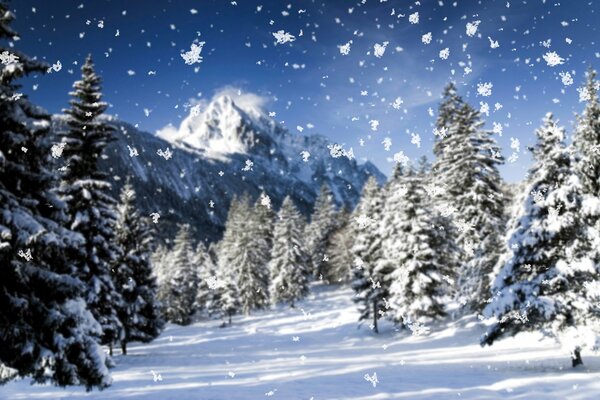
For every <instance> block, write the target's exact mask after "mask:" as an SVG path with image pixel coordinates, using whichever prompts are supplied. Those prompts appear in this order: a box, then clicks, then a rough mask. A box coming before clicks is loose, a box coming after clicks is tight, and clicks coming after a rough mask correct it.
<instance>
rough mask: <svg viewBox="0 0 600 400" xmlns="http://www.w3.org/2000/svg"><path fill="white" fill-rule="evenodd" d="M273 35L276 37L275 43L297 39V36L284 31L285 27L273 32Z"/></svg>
mask: <svg viewBox="0 0 600 400" xmlns="http://www.w3.org/2000/svg"><path fill="white" fill-rule="evenodd" d="M273 36H274V37H275V40H277V42H275V45H278V44H285V43H288V42H293V41H294V40H296V37H295V36H294V35H292V34H291V33H289V32H286V31H284V30H283V29H282V30H280V31H277V32H273Z"/></svg>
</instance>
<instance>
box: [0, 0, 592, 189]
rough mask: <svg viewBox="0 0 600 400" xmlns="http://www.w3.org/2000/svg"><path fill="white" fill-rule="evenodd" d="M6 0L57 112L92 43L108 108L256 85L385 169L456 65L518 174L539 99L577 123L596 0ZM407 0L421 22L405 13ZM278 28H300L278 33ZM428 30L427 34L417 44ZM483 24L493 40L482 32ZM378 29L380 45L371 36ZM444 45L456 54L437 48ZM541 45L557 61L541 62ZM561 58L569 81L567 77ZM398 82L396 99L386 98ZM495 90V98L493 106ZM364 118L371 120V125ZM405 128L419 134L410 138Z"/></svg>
mask: <svg viewBox="0 0 600 400" xmlns="http://www.w3.org/2000/svg"><path fill="white" fill-rule="evenodd" d="M11 7H12V8H13V9H14V10H15V13H16V15H17V20H16V22H15V25H14V26H15V28H16V29H17V30H18V31H19V33H20V34H21V38H20V40H19V41H18V42H17V43H16V45H17V46H18V48H19V49H20V50H22V51H24V52H26V53H28V54H30V55H32V56H38V57H39V58H42V59H44V60H46V61H48V62H49V63H51V64H53V63H56V62H57V61H60V62H61V63H62V66H63V67H62V69H61V70H60V71H58V72H53V73H51V74H49V75H45V76H40V77H36V78H33V79H30V80H28V81H27V82H26V86H25V88H24V91H25V92H26V93H28V94H29V95H30V96H31V98H32V99H33V100H34V101H35V102H37V103H38V104H40V105H42V106H43V107H45V108H47V109H48V110H50V111H51V112H60V110H61V109H62V108H64V107H65V106H67V104H68V92H69V90H70V87H71V84H72V82H73V80H74V79H76V78H78V76H79V65H74V62H78V63H81V61H82V60H83V58H84V57H85V55H86V54H88V53H91V54H92V55H93V56H94V59H95V62H96V64H97V70H98V72H99V73H100V74H101V75H102V76H103V79H104V92H105V99H106V101H108V102H109V103H110V105H111V108H110V110H109V112H110V113H111V114H115V115H118V116H119V117H120V118H122V119H124V120H126V121H128V122H131V123H134V124H138V125H139V127H140V128H142V129H144V130H147V131H149V132H155V131H156V130H158V129H160V128H162V127H164V126H165V125H167V124H169V123H172V124H174V125H178V123H179V121H180V120H181V119H182V118H183V117H185V116H186V115H187V107H188V106H189V104H190V102H193V101H194V100H192V99H210V98H211V97H212V95H213V94H214V93H215V92H217V91H219V90H220V89H221V88H223V87H227V86H229V87H235V88H240V89H241V90H243V91H245V92H252V93H256V94H258V95H260V96H261V97H263V98H265V99H266V101H267V109H268V110H269V111H274V112H276V119H277V120H279V121H283V122H284V124H285V125H286V126H287V127H288V128H289V129H290V131H292V132H294V133H295V134H307V133H313V132H314V133H321V134H324V135H326V136H328V137H329V138H331V140H332V141H337V142H340V143H344V144H345V147H346V148H349V147H352V148H353V149H354V153H355V155H356V157H357V158H358V159H359V160H364V159H369V160H371V161H372V162H374V163H375V164H376V165H377V166H378V167H380V169H381V170H382V171H383V172H384V173H389V172H390V171H391V168H392V165H393V161H391V158H392V157H393V154H394V153H396V152H399V151H403V152H404V153H405V154H407V155H408V156H409V157H411V158H414V157H418V156H420V155H422V154H426V155H429V156H430V155H431V145H432V142H433V138H434V135H433V133H432V126H433V125H432V124H433V122H434V121H435V114H434V116H431V115H430V113H429V109H430V108H431V109H432V110H433V111H434V112H435V111H436V109H437V103H438V101H439V96H440V93H441V91H442V88H443V86H444V85H445V84H446V83H447V82H448V81H449V80H453V81H455V82H456V83H457V85H458V87H459V91H460V93H461V94H462V95H463V96H464V97H465V98H466V99H467V100H468V101H469V102H471V103H472V104H473V105H475V106H476V107H478V108H479V107H480V102H487V103H488V104H489V107H490V113H489V116H484V118H485V120H486V121H487V125H486V126H487V127H489V128H490V129H492V127H493V123H494V122H495V123H497V124H501V125H502V135H501V136H500V135H499V134H496V137H497V140H498V141H499V143H500V145H501V147H502V149H503V153H504V155H505V156H506V157H509V156H510V155H511V153H512V152H513V151H515V150H514V149H511V147H510V145H511V138H513V141H512V142H514V139H518V140H519V141H520V144H521V146H520V151H519V152H518V153H517V157H518V158H517V159H516V161H515V162H510V163H507V164H506V165H505V166H503V167H502V173H503V175H504V176H505V177H506V179H507V180H510V181H515V180H518V179H520V178H522V177H523V176H524V174H525V172H526V170H527V167H528V165H529V162H530V158H529V156H528V155H527V152H526V150H525V147H526V146H527V145H528V144H531V143H533V131H534V129H535V128H536V127H537V126H538V125H539V124H540V121H541V118H542V117H543V116H544V114H545V113H546V112H548V111H552V112H554V113H555V115H556V116H557V117H558V118H560V120H561V123H562V124H564V125H565V126H566V127H567V128H568V130H569V131H572V124H573V121H574V115H575V113H578V112H580V111H581V110H582V107H583V103H580V102H579V95H578V92H577V88H578V87H580V86H581V84H582V82H583V80H584V73H585V70H586V69H587V67H588V66H590V65H591V66H593V67H597V66H598V64H599V57H600V54H599V52H600V48H599V46H598V43H597V38H599V35H598V26H599V25H600V23H599V22H598V20H599V19H598V11H599V8H600V1H590V0H581V1H580V0H578V1H565V0H563V1H561V2H559V1H556V0H555V1H550V0H548V1H543V0H527V1H524V0H519V1H507V0H503V1H494V0H485V1H483V0H482V1H474V0H473V1H467V0H457V1H446V0H444V1H437V0H436V1H430V0H423V1H412V2H411V1H392V0H388V1H381V0H358V1H345V0H344V1H342V0H337V1H331V0H320V1H281V0H270V1H260V0H259V1H247V0H237V1H234V2H232V1H224V0H218V1H217V0H203V1H197V0H196V1H186V0H171V1H162V0H161V1H159V0H147V1H141V0H136V1H124V0H123V1H115V0H94V1H91V0H88V1H81V0H79V1H71V0H56V1H52V2H50V1H46V0H18V1H13V2H12V3H11ZM415 13H418V23H411V21H410V20H409V16H410V15H413V18H412V22H415V17H414V14H415ZM476 21H480V22H479V23H478V26H477V31H476V33H475V34H474V35H473V36H468V35H467V32H466V25H467V23H474V22H476ZM117 30H118V33H119V34H118V36H116V33H117ZM279 30H284V31H285V32H289V33H291V34H292V35H294V36H295V38H296V39H295V40H294V41H293V42H289V43H285V44H278V45H276V44H275V38H274V36H273V32H276V31H279ZM301 32H302V35H300V33H301ZM429 32H431V36H432V41H431V43H429V44H424V43H423V42H422V36H423V35H425V34H427V33H429ZM488 37H489V38H491V40H492V41H497V42H498V44H499V47H497V48H491V47H490V43H491V41H490V39H488ZM350 40H351V41H352V43H351V45H350V52H349V54H348V55H342V54H341V53H340V49H339V46H340V45H344V44H346V43H348V42H349V41H350ZM194 41H196V42H198V41H203V42H205V45H204V48H203V51H202V56H203V61H202V63H200V64H194V65H186V64H185V63H184V61H183V59H182V58H181V56H180V54H181V53H182V52H184V51H187V50H189V49H190V45H191V44H192V43H193V42H194ZM386 41H387V42H389V44H388V45H387V47H386V50H385V53H384V54H383V55H382V56H381V57H379V58H378V57H376V56H375V55H374V51H373V46H374V45H375V44H376V43H378V44H383V42H386ZM445 48H448V49H449V52H450V55H449V57H448V58H447V59H446V60H443V59H441V58H440V57H439V52H440V51H441V50H443V49H445ZM548 52H556V53H557V54H558V55H559V56H560V57H561V58H562V59H563V60H564V61H563V64H560V65H556V66H554V67H552V66H549V65H548V63H547V62H546V60H545V59H544V57H543V56H544V55H545V54H547V53H548ZM294 65H296V68H294ZM465 67H468V68H469V69H470V70H471V71H470V72H469V73H468V74H465ZM128 71H132V72H133V73H134V74H132V73H131V72H128ZM150 71H152V72H155V74H150V75H149V72H150ZM561 73H563V74H564V73H569V74H570V75H571V76H572V78H573V80H574V83H573V84H572V85H568V86H567V85H565V84H564V83H563V82H562V79H561V75H560V74H561ZM483 83H491V84H492V85H493V87H492V93H491V95H490V96H481V95H478V92H477V85H478V84H483ZM34 85H35V87H36V89H35V90H34ZM398 97H400V98H401V99H402V101H403V104H402V105H401V107H400V109H395V108H394V107H393V106H392V103H393V102H394V100H395V99H396V98H398ZM497 103H498V104H499V105H501V106H502V107H501V108H500V109H499V110H497V111H495V107H494V105H495V104H497ZM144 109H146V110H150V113H149V115H148V116H146V113H145V112H144ZM371 120H377V121H378V122H379V126H378V128H377V130H376V131H373V130H372V129H371V125H370V123H369V121H371ZM311 124H312V125H314V127H313V128H309V127H308V126H311ZM307 125H308V126H307ZM297 126H302V127H303V128H304V130H303V132H302V133H300V132H299V131H298V130H297V129H296V127H297ZM414 135H419V137H420V138H421V145H420V147H418V146H417V145H416V144H415V143H411V140H412V138H413V137H414ZM386 137H389V138H390V139H391V141H392V145H391V147H390V148H389V151H386V150H385V146H384V145H383V144H382V141H383V140H384V138H386ZM361 142H362V143H363V144H364V145H362V146H361Z"/></svg>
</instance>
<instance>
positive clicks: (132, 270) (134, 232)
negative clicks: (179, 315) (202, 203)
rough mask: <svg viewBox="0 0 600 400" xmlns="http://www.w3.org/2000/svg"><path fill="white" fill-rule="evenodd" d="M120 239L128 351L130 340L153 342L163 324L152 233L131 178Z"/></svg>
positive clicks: (118, 270) (119, 280)
mask: <svg viewBox="0 0 600 400" xmlns="http://www.w3.org/2000/svg"><path fill="white" fill-rule="evenodd" d="M116 240H117V243H118V245H119V247H120V248H121V249H122V254H121V256H120V258H119V259H118V261H117V263H116V264H115V268H114V270H115V272H114V277H115V284H116V287H117V290H118V291H119V292H120V294H121V297H122V298H123V304H122V307H121V308H120V309H119V310H118V311H119V312H118V315H119V319H120V321H121V323H122V324H123V338H122V339H121V349H122V351H123V354H127V343H129V342H134V341H135V342H143V343H147V342H150V341H152V340H153V339H154V338H156V337H157V336H158V335H159V334H160V332H161V329H162V327H163V321H162V319H161V315H160V304H159V303H158V301H157V298H156V297H157V284H156V278H155V277H154V276H153V275H152V265H151V264H150V252H151V246H152V234H151V231H150V226H149V225H148V221H147V220H146V219H145V218H142V217H140V216H139V214H138V213H137V210H136V208H135V191H134V190H133V186H132V185H131V184H130V183H129V181H127V183H126V184H125V186H123V189H122V190H121V202H120V204H119V207H118V220H117V226H116Z"/></svg>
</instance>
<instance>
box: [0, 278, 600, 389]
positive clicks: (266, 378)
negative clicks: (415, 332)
mask: <svg viewBox="0 0 600 400" xmlns="http://www.w3.org/2000/svg"><path fill="white" fill-rule="evenodd" d="M351 297H352V291H351V290H350V289H349V288H347V287H342V288H340V287H323V286H319V285H317V286H314V287H313V294H312V295H311V296H310V297H309V298H308V299H307V300H306V301H304V302H301V303H300V304H299V305H298V307H297V308H295V309H289V308H278V309H276V310H275V311H269V312H260V313H256V314H255V315H252V316H250V317H241V316H240V317H236V318H234V320H233V326H232V327H229V328H219V325H220V323H219V322H218V321H207V322H201V323H197V324H194V325H191V326H187V327H179V326H175V325H170V326H168V328H167V329H166V330H165V332H164V333H163V334H162V335H161V336H160V338H158V339H157V340H155V341H154V342H152V343H150V344H146V345H136V344H132V345H131V348H130V353H129V355H127V356H119V355H117V356H116V357H115V361H116V364H117V366H116V368H114V370H113V377H114V383H113V385H112V387H110V388H108V389H106V390H104V391H102V392H98V391H94V392H91V393H86V392H85V390H84V389H81V388H68V389H61V388H56V387H51V386H31V385H30V384H29V381H27V380H24V381H20V382H14V383H10V384H7V385H5V386H0V398H1V399H11V400H12V399H14V400H17V399H80V398H86V399H87V398H92V399H156V400H169V399H174V400H186V399H201V400H211V399H227V400H234V399H262V398H271V399H285V400H291V399H306V400H308V399H311V398H312V399H314V400H318V399H404V398H406V399H465V398H469V399H497V398H515V399H528V400H530V399H549V398H553V399H597V398H599V396H600V358H599V357H598V356H594V355H592V354H590V353H589V352H587V353H583V360H584V362H585V367H584V368H582V369H577V370H575V371H574V370H572V368H571V367H570V360H569V355H568V354H567V353H565V352H564V351H562V350H561V349H560V348H559V347H558V346H557V345H555V344H554V343H553V342H552V341H548V340H541V341H540V340H539V339H540V338H539V336H537V335H533V334H526V335H520V336H517V338H514V339H506V340H503V341H499V342H497V344H496V345H494V347H491V348H483V349H482V348H481V347H480V346H479V344H478V339H479V337H480V335H481V333H482V330H483V328H482V327H481V326H478V325H477V324H475V323H474V322H473V321H474V319H473V318H471V319H465V320H462V321H457V322H447V323H444V324H440V325H439V326H435V327H432V332H431V333H430V334H428V335H427V336H411V335H410V332H406V331H403V332H397V331H395V330H394V328H393V327H392V326H391V325H389V324H384V325H383V326H382V329H381V331H382V332H381V333H380V334H379V335H376V334H374V333H372V332H371V331H370V329H369V328H368V326H366V325H363V326H362V327H361V328H360V329H357V323H356V319H357V312H356V310H355V307H354V304H353V303H352V301H351ZM469 321H471V322H469ZM375 373H376V374H377V380H378V381H379V382H378V383H377V384H376V386H373V384H372V383H371V382H369V381H367V380H366V379H365V375H366V374H368V375H369V377H373V374H375ZM158 374H160V377H161V378H162V379H156V380H155V377H157V376H158Z"/></svg>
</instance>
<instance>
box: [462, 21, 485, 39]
mask: <svg viewBox="0 0 600 400" xmlns="http://www.w3.org/2000/svg"><path fill="white" fill-rule="evenodd" d="M480 23H481V21H473V22H467V27H466V30H467V36H469V37H473V36H475V34H476V33H477V28H478V27H479V24H480Z"/></svg>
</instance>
